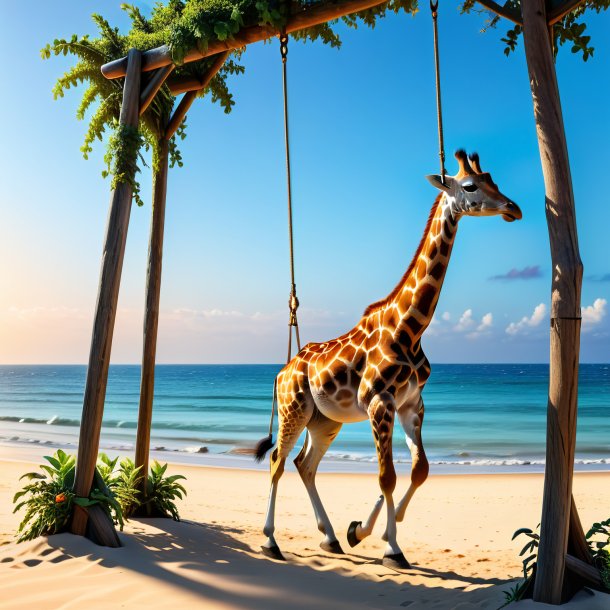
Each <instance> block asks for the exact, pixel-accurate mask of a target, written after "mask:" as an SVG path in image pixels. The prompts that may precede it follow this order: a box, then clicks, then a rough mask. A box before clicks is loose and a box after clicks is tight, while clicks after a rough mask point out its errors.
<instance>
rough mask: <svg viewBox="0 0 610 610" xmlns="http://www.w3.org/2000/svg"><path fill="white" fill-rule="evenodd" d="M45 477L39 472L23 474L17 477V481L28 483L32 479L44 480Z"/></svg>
mask: <svg viewBox="0 0 610 610" xmlns="http://www.w3.org/2000/svg"><path fill="white" fill-rule="evenodd" d="M46 478H47V477H46V476H45V475H44V474H41V473H40V472H26V473H25V474H23V475H21V476H20V477H19V480H20V481H21V479H28V480H29V481H31V480H32V479H46Z"/></svg>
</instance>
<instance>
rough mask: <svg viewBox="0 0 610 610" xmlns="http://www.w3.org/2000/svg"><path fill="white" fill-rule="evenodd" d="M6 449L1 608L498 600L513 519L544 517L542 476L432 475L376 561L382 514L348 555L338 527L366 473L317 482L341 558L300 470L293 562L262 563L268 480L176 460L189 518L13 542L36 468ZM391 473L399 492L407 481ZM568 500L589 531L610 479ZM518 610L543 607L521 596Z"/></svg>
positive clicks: (0, 508)
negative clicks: (392, 552)
mask: <svg viewBox="0 0 610 610" xmlns="http://www.w3.org/2000/svg"><path fill="white" fill-rule="evenodd" d="M14 457H15V453H14V452H11V450H9V449H7V448H0V468H1V471H0V472H1V473H2V474H1V475H0V608H19V609H23V608H37V609H44V608H83V607H86V608H88V609H91V608H105V609H108V608H168V607H171V606H172V605H173V606H174V607H176V608H178V607H180V608H190V607H203V608H240V609H246V608H265V609H268V608H279V609H286V610H292V609H297V608H312V607H315V608H322V609H325V608H329V609H334V608H337V609H343V608H346V609H347V608H354V607H358V608H410V609H411V610H416V609H420V608H426V609H428V608H434V609H452V608H454V609H456V610H457V609H459V610H466V609H468V608H488V609H494V608H498V607H499V606H500V605H501V604H502V603H503V601H504V593H503V592H504V591H507V590H508V589H509V588H510V587H511V586H513V585H514V582H513V579H514V578H516V577H518V576H519V574H520V569H521V564H520V560H519V557H518V553H519V551H520V549H521V547H522V546H523V544H524V540H521V539H517V540H516V541H511V536H512V534H513V532H514V531H515V530H516V529H518V528H520V527H535V526H536V524H537V523H538V522H539V520H540V506H541V494H542V481H543V479H542V475H539V474H518V475H508V474H502V475H500V474H499V475H436V476H435V475H432V476H430V478H429V479H428V481H427V482H426V483H425V485H424V486H423V487H422V488H421V489H420V490H419V491H418V493H417V494H416V496H415V498H414V499H413V501H412V504H411V506H410V507H409V509H408V511H407V517H406V520H405V522H403V523H402V524H399V536H398V540H399V543H400V544H401V546H402V548H403V551H404V553H405V555H406V557H407V558H408V559H409V561H410V562H411V564H412V569H411V570H408V571H406V572H403V573H398V572H395V571H392V570H390V569H387V568H384V567H383V566H382V565H380V562H379V560H380V558H381V556H382V554H383V548H384V544H385V543H383V542H382V541H381V540H380V535H381V533H382V531H383V523H382V521H383V520H380V522H379V523H378V524H377V526H376V528H375V531H374V533H373V535H372V536H371V537H369V538H367V539H366V540H364V541H363V542H362V543H361V544H360V545H359V546H358V547H356V548H355V549H350V548H349V546H348V544H347V542H346V540H345V533H346V529H347V526H348V525H349V523H350V522H351V521H352V520H363V519H364V518H366V516H367V515H368V512H369V510H370V508H371V507H372V505H373V503H374V501H375V499H376V498H377V496H378V495H379V487H378V484H377V480H376V477H375V476H373V475H370V474H330V473H324V474H321V475H319V477H318V488H319V491H320V495H321V497H322V499H323V501H324V503H325V506H326V509H327V512H328V513H329V515H330V518H331V520H332V521H333V524H334V527H335V530H336V532H337V535H338V537H339V540H340V541H341V544H342V546H343V549H344V550H345V551H346V554H345V555H331V554H329V553H326V552H324V551H322V550H321V549H320V548H319V546H318V544H319V542H320V540H321V535H320V534H319V532H318V531H317V528H316V523H315V520H314V518H313V512H312V509H311V505H310V503H309V498H308V496H307V494H306V492H305V489H304V487H303V485H302V483H301V481H300V479H299V477H298V475H297V474H295V473H294V472H287V473H286V474H285V475H284V477H283V478H282V480H281V483H280V488H279V494H278V505H277V508H278V510H277V519H276V538H277V540H278V543H279V544H280V546H281V548H282V551H283V552H284V554H285V556H286V559H287V561H286V562H278V561H274V560H270V559H267V558H264V557H263V556H262V555H261V554H260V552H259V547H260V544H261V543H262V542H263V541H264V537H263V535H262V532H261V528H262V523H263V519H264V512H265V507H266V502H267V490H268V475H267V474H266V473H262V472H257V471H246V470H237V469H226V468H211V467H201V466H186V465H179V466H172V467H170V471H173V472H174V473H175V472H181V473H183V474H185V475H186V476H187V479H188V480H187V488H188V491H189V495H188V497H187V499H186V500H185V501H184V502H182V503H181V504H180V507H179V508H180V513H181V516H182V518H183V521H181V522H180V523H176V522H173V521H171V520H166V519H149V520H132V521H131V522H129V524H128V525H127V526H126V527H125V530H124V532H123V533H122V534H121V540H122V542H123V544H124V547H123V548H120V549H108V548H103V547H99V546H96V545H94V544H93V543H91V542H89V541H88V540H86V539H83V538H79V537H75V536H72V535H71V534H60V535H56V536H51V537H49V538H39V539H37V540H34V541H31V542H26V543H21V544H16V543H15V542H14V541H13V533H14V531H15V529H16V525H17V523H18V521H19V515H13V514H11V510H12V505H11V500H12V495H13V494H14V492H15V491H16V490H17V489H18V488H19V483H18V481H17V479H18V477H19V475H20V474H22V473H23V472H27V471H29V470H32V469H33V466H34V464H31V463H26V462H23V461H16V460H14V459H12V458H14ZM406 480H407V479H406V477H405V476H403V477H402V478H401V479H399V491H400V493H402V490H403V488H404V486H405V485H406ZM574 494H575V498H576V501H577V504H578V507H579V511H580V515H581V519H582V521H583V523H584V524H585V527H587V526H588V525H589V524H590V523H592V522H593V521H595V520H600V519H604V518H607V517H608V516H609V514H608V513H609V512H610V473H579V474H577V475H576V476H575V481H574ZM514 607H515V608H518V609H519V610H521V609H526V608H544V607H546V606H545V605H542V604H534V603H533V602H529V601H528V602H522V603H519V604H517V605H515V606H514ZM564 607H566V608H578V609H581V610H585V609H586V610H594V609H597V608H599V609H601V608H605V609H606V610H607V609H609V608H610V596H605V595H601V594H595V595H594V596H592V595H590V594H587V593H586V592H583V593H580V594H579V596H578V597H577V598H575V599H574V600H573V601H572V602H571V603H570V604H568V605H566V606H564Z"/></svg>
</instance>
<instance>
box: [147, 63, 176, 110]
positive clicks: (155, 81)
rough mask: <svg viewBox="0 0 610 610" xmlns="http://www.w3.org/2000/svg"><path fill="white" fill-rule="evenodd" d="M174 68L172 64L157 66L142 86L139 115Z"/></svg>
mask: <svg viewBox="0 0 610 610" xmlns="http://www.w3.org/2000/svg"><path fill="white" fill-rule="evenodd" d="M173 70H174V65H173V64H171V65H169V66H163V67H162V68H159V69H158V70H157V71H156V72H155V73H154V75H153V77H152V78H151V79H150V80H149V81H148V83H147V84H146V87H144V89H143V91H142V94H141V95H140V116H142V115H143V114H144V113H145V112H146V109H147V108H148V107H149V106H150V104H151V103H152V101H153V100H154V99H155V95H157V93H158V92H159V89H161V87H162V86H163V83H164V82H165V79H166V78H167V77H168V76H169V75H170V74H171V73H172V71H173Z"/></svg>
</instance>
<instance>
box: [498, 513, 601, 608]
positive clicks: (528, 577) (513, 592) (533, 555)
mask: <svg viewBox="0 0 610 610" xmlns="http://www.w3.org/2000/svg"><path fill="white" fill-rule="evenodd" d="M538 527H540V525H538ZM536 529H537V528H536ZM521 535H525V536H527V537H528V538H529V540H528V541H527V543H526V544H525V546H524V547H523V548H522V549H521V552H520V553H519V556H520V557H523V580H522V581H521V582H519V583H517V584H516V585H515V586H514V587H511V589H510V590H508V591H504V596H505V603H504V604H503V605H502V606H500V608H504V607H505V606H508V604H510V603H512V602H516V601H519V600H522V599H525V598H526V597H531V594H532V587H533V584H534V579H535V577H536V560H537V558H538V546H539V544H540V536H539V535H538V534H536V533H535V532H533V531H532V530H531V529H529V528H528V527H522V528H521V529H518V530H517V531H516V532H515V533H514V534H513V537H512V540H514V539H515V538H516V537H517V536H521ZM585 537H586V539H587V542H588V544H589V549H590V550H591V556H592V557H593V561H594V563H595V565H596V567H597V568H598V569H599V571H600V574H601V577H602V583H603V585H604V587H605V588H606V589H607V590H608V591H610V519H607V520H606V521H602V522H601V523H594V524H593V525H592V526H591V529H590V530H589V531H588V532H587V534H586V536H585ZM524 556H525V557H524ZM500 608H498V610H500Z"/></svg>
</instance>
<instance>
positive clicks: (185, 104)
mask: <svg viewBox="0 0 610 610" xmlns="http://www.w3.org/2000/svg"><path fill="white" fill-rule="evenodd" d="M227 57H229V52H228V51H225V52H224V53H220V54H219V55H218V57H215V58H214V61H213V62H212V65H211V66H210V68H209V70H208V71H207V72H206V74H205V76H204V77H203V80H202V81H201V83H200V87H199V89H195V90H190V91H188V92H187V93H185V94H184V97H183V98H182V99H181V100H180V103H179V104H178V107H177V108H176V110H174V114H173V115H172V117H171V118H170V120H169V122H168V124H167V127H166V128H165V139H166V140H169V139H170V138H171V137H172V136H173V135H174V134H175V133H176V130H177V129H178V127H180V124H181V123H182V121H183V120H184V117H185V116H186V113H187V112H188V111H189V108H190V107H191V105H192V103H193V102H194V101H195V98H196V97H197V91H200V90H201V89H205V88H206V87H207V86H208V85H209V84H210V81H211V80H212V79H213V78H214V76H215V75H216V73H217V72H218V70H220V68H222V66H223V64H224V63H225V61H226V60H227Z"/></svg>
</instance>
